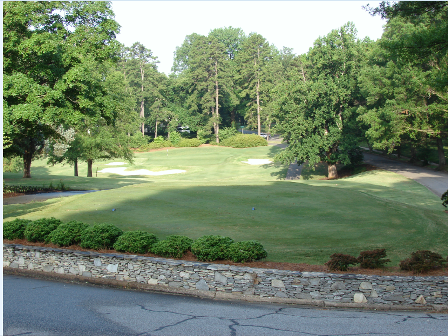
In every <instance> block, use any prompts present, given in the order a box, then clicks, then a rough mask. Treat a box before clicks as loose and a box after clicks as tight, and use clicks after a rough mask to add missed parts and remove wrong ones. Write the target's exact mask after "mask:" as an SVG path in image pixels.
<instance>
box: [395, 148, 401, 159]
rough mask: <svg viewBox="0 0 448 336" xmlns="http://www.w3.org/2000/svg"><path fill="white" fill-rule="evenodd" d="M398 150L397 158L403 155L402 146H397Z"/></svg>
mask: <svg viewBox="0 0 448 336" xmlns="http://www.w3.org/2000/svg"><path fill="white" fill-rule="evenodd" d="M396 150H397V158H400V157H401V146H398V147H396Z"/></svg>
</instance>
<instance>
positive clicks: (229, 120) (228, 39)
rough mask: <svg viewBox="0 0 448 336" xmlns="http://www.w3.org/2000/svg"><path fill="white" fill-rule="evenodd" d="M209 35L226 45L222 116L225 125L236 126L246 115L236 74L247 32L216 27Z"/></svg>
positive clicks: (239, 29)
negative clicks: (242, 107) (239, 118)
mask: <svg viewBox="0 0 448 336" xmlns="http://www.w3.org/2000/svg"><path fill="white" fill-rule="evenodd" d="M208 37H213V38H216V39H217V40H218V42H220V43H222V44H223V45H224V49H225V53H226V54H227V62H226V66H225V72H226V78H227V81H226V90H225V91H224V92H222V91H221V92H222V98H221V103H220V105H221V112H220V117H221V121H222V124H223V125H227V126H232V127H236V120H237V118H238V117H244V114H242V113H241V111H244V109H241V106H240V105H241V104H242V99H241V97H240V93H241V88H240V87H239V85H238V83H237V81H236V75H237V74H238V71H239V68H238V63H237V62H236V60H235V59H236V56H237V55H238V53H239V52H241V50H242V45H243V42H244V41H245V39H246V38H247V37H246V34H244V32H243V30H242V29H241V28H233V27H224V28H216V29H213V30H211V31H210V33H209V34H208Z"/></svg>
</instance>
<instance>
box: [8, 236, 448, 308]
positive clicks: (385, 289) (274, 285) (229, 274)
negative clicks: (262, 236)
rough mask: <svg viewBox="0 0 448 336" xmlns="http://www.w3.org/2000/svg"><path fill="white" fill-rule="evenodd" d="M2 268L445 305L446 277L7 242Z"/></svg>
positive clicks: (175, 285) (263, 292)
mask: <svg viewBox="0 0 448 336" xmlns="http://www.w3.org/2000/svg"><path fill="white" fill-rule="evenodd" d="M3 267H9V268H12V269H14V268H15V269H25V270H34V271H42V272H52V273H59V274H69V275H70V274H71V275H76V276H85V277H92V278H104V279H112V280H118V281H126V282H137V283H144V284H149V285H157V286H168V287H171V288H173V289H175V288H179V289H186V290H198V291H212V292H213V291H214V292H225V293H234V294H242V295H246V296H247V295H249V296H257V297H262V298H263V297H264V298H267V297H277V298H289V299H302V300H310V301H316V300H321V301H325V302H339V303H357V304H363V303H369V304H376V305H408V306H409V305H411V306H412V305H415V306H425V305H432V306H434V305H443V306H445V305H448V277H420V276H407V277H399V276H375V275H359V274H329V273H316V272H293V271H284V270H272V269H261V268H248V267H237V266H230V265H222V264H209V263H202V262H188V261H182V260H172V259H162V258H151V257H142V256H135V255H125V254H101V253H94V252H82V251H73V250H64V249H51V248H42V247H34V246H23V245H13V244H4V245H3Z"/></svg>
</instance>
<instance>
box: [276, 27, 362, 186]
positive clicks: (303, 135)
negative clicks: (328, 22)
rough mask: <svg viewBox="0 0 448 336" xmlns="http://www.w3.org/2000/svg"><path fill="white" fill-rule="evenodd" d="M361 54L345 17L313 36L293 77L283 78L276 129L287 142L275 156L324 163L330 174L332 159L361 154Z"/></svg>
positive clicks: (351, 159) (332, 174)
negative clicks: (358, 115) (358, 119)
mask: <svg viewBox="0 0 448 336" xmlns="http://www.w3.org/2000/svg"><path fill="white" fill-rule="evenodd" d="M362 60H363V47H362V43H361V42H360V41H358V40H357V39H356V29H355V27H354V25H353V24H352V23H347V24H346V25H344V26H342V27H341V28H340V29H338V30H333V31H331V32H330V33H329V34H328V35H327V36H324V37H321V38H319V39H317V40H316V41H315V42H314V47H313V48H311V49H310V51H309V52H308V54H306V55H303V56H302V57H301V60H300V61H301V62H302V64H300V67H301V68H302V65H303V68H304V69H303V71H297V72H296V73H295V78H292V81H290V82H288V83H285V84H284V85H283V86H282V88H280V89H279V90H280V91H281V92H282V95H281V97H282V98H281V99H280V101H279V102H278V111H277V112H276V117H277V118H278V120H279V122H278V124H277V129H278V130H279V131H280V132H281V133H282V134H283V136H284V140H286V142H287V143H288V147H287V148H286V149H285V150H284V151H283V152H282V153H280V154H279V155H278V156H277V159H278V160H280V161H283V162H288V163H290V162H293V161H294V160H295V159H297V161H298V162H304V161H309V163H310V164H311V165H314V164H316V163H318V162H320V161H323V162H327V163H328V178H330V179H331V178H337V176H338V175H337V170H336V163H338V162H341V163H343V164H350V163H355V161H356V160H357V159H358V160H359V150H358V148H357V141H358V139H359V137H360V134H359V129H358V127H357V124H356V115H355V111H356V105H357V104H358V99H359V90H358V85H357V77H358V73H359V68H360V62H361V61H362Z"/></svg>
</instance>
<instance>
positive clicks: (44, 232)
mask: <svg viewBox="0 0 448 336" xmlns="http://www.w3.org/2000/svg"><path fill="white" fill-rule="evenodd" d="M61 224H62V222H61V221H60V220H59V219H56V218H54V217H51V218H41V219H38V220H35V221H34V222H32V223H29V224H28V225H27V226H26V229H25V232H24V236H25V239H26V240H28V241H30V242H39V243H45V242H47V238H48V235H49V234H50V233H51V232H52V231H53V230H56V228H57V227H58V226H59V225H61Z"/></svg>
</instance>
